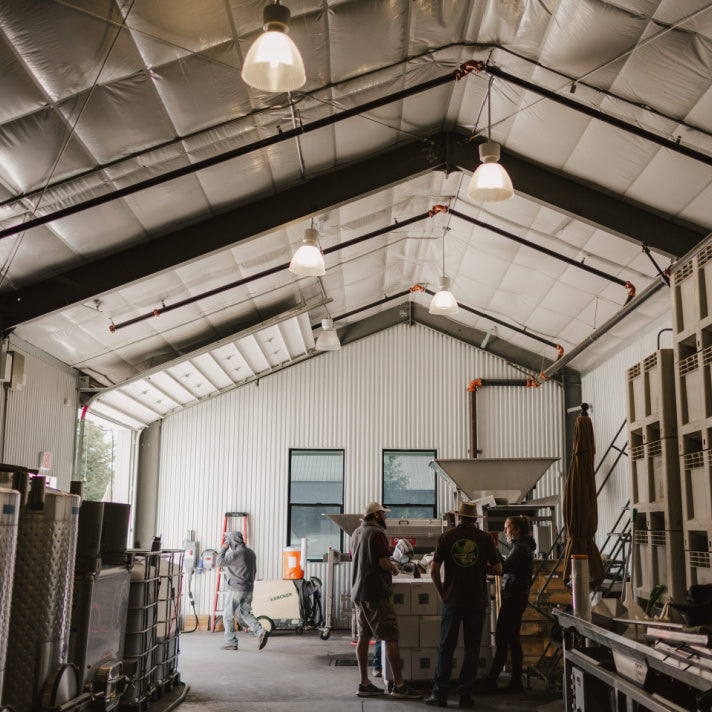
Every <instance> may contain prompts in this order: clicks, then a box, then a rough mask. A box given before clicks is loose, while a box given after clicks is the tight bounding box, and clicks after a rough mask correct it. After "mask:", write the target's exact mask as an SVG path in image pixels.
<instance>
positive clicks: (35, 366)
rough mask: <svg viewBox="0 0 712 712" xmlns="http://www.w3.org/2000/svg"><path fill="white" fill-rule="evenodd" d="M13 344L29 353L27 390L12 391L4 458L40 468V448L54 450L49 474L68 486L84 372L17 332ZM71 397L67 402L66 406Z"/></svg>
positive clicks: (61, 485)
mask: <svg viewBox="0 0 712 712" xmlns="http://www.w3.org/2000/svg"><path fill="white" fill-rule="evenodd" d="M10 349H11V350H13V351H16V352H18V353H21V354H22V355H23V356H24V357H25V381H26V385H25V387H24V388H23V389H22V390H8V391H7V418H6V421H5V445H4V453H3V462H5V463H8V464H11V465H20V466H22V467H38V466H39V456H40V453H41V452H51V453H52V468H51V470H49V471H48V472H46V474H48V475H51V476H53V477H56V478H57V486H58V487H59V489H61V490H64V491H68V490H69V483H70V482H71V479H72V466H73V459H74V431H75V424H76V417H77V408H78V405H79V402H78V391H77V383H78V377H79V374H78V372H77V371H75V370H74V369H71V368H69V367H68V366H65V365H64V364H61V363H60V362H59V361H57V360H55V359H53V358H52V357H51V356H48V355H47V354H44V353H43V352H41V351H39V350H38V349H35V348H34V347H32V346H30V345H29V344H27V343H25V342H24V341H22V340H20V339H17V338H16V337H14V336H11V337H10ZM65 399H67V402H68V405H65Z"/></svg>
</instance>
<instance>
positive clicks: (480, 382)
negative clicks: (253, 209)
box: [467, 378, 538, 459]
mask: <svg viewBox="0 0 712 712" xmlns="http://www.w3.org/2000/svg"><path fill="white" fill-rule="evenodd" d="M484 386H525V387H527V388H531V387H532V386H533V387H535V388H538V384H534V381H532V380H531V379H529V378H476V379H475V380H474V381H471V382H470V385H469V386H467V392H468V393H469V394H470V395H469V399H470V457H472V458H474V459H477V456H478V455H479V454H480V450H479V449H478V447H477V391H478V389H480V388H483V387H484Z"/></svg>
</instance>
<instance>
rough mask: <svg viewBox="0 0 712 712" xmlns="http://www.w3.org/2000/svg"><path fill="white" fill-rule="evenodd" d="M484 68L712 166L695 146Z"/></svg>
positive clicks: (492, 74)
mask: <svg viewBox="0 0 712 712" xmlns="http://www.w3.org/2000/svg"><path fill="white" fill-rule="evenodd" d="M483 68H484V71H485V72H487V73H488V74H490V75H491V76H493V77H498V78H499V79H503V80H504V81H506V82H509V83H510V84H514V85H515V86H518V87H521V88H522V89H526V90H527V91H531V92H533V93H534V94H539V96H543V97H545V98H546V99H550V100H551V101H555V102H556V103H557V104H561V105H563V106H566V107H568V108H569V109H574V110H575V111H579V112H581V113H582V114H586V115H587V116H590V117H592V118H594V119H598V120H599V121H603V122H604V123H607V124H610V125H611V126H615V127H616V128H619V129H622V130H623V131H627V132H628V133H632V134H634V135H635V136H639V137H640V138H644V139H646V140H648V141H651V142H652V143H656V144H657V145H658V146H663V147H664V148H667V149H670V150H671V151H675V153H681V154H682V155H683V156H687V157H688V158H693V159H694V160H696V161H699V162H700V163H704V164H706V165H708V166H712V156H709V155H707V154H705V153H702V152H701V151H697V150H695V149H694V148H690V147H689V146H685V145H683V144H681V143H678V142H677V141H673V140H671V139H669V138H665V137H664V136H660V135H658V134H655V133H653V132H652V131H647V130H646V129H643V128H641V127H640V126H636V125H635V124H632V123H630V122H628V121H623V119H619V118H617V117H615V116H611V115H610V114H605V113H603V112H602V111H601V110H600V109H594V108H593V107H591V106H586V105H585V104H582V103H581V102H579V101H574V100H573V99H569V98H568V97H565V96H562V95H561V94H557V93H556V92H553V91H551V90H549V89H544V88H543V87H540V86H538V85H537V84H534V83H533V82H529V81H527V80H526V79H521V78H520V77H517V76H515V75H514V74H509V73H508V72H505V71H503V70H501V69H499V68H498V67H495V66H494V65H491V64H485V65H484V67H483Z"/></svg>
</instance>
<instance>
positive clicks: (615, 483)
mask: <svg viewBox="0 0 712 712" xmlns="http://www.w3.org/2000/svg"><path fill="white" fill-rule="evenodd" d="M671 325H672V316H671V315H670V314H668V315H666V316H665V317H664V318H663V319H660V320H659V321H658V322H657V323H656V324H654V325H653V327H652V328H651V329H650V331H647V332H646V333H644V334H641V335H639V336H638V338H637V339H636V340H635V341H633V342H631V343H630V344H629V345H628V346H627V347H626V348H625V349H623V350H622V351H620V352H618V353H617V354H616V355H615V356H613V357H611V358H610V359H609V360H608V361H606V362H605V363H604V364H603V365H601V366H599V367H598V368H596V369H594V370H592V371H590V372H589V373H587V374H585V375H584V376H582V378H581V391H582V394H583V401H584V402H585V403H591V405H592V409H591V413H590V415H591V419H592V421H593V430H594V435H595V438H596V464H597V465H598V463H599V462H600V460H601V457H602V456H603V454H604V452H605V450H606V448H607V447H608V445H609V444H610V442H611V440H612V439H613V436H614V435H615V434H616V432H617V431H618V428H620V426H621V425H622V423H623V421H624V420H626V418H627V416H628V409H627V398H628V387H627V377H626V371H627V370H628V369H629V368H630V367H631V366H633V365H635V364H636V363H640V362H641V361H642V360H643V359H645V358H646V357H647V356H650V355H651V354H653V353H655V351H657V349H658V334H659V332H660V331H661V330H662V329H667V328H670V327H671ZM660 347H661V348H671V347H672V334H670V333H666V334H662V335H661V337H660ZM627 438H628V431H627V429H626V428H624V429H623V431H622V432H621V434H620V435H619V436H618V439H617V440H616V445H617V446H618V447H623V445H624V444H625V442H626V440H627ZM617 454H618V453H617V452H616V451H615V450H612V451H611V452H610V453H609V454H608V456H607V457H606V459H605V461H604V463H603V465H602V466H601V468H600V470H599V472H598V476H597V478H596V479H597V482H598V485H599V486H600V484H601V483H602V482H603V478H604V477H605V476H606V474H607V473H608V471H609V470H610V469H611V467H612V466H613V463H614V461H615V458H616V455H617ZM629 499H630V462H629V458H628V457H627V456H624V457H623V458H622V459H621V461H620V462H619V463H618V465H617V466H616V469H615V470H614V472H613V474H612V475H611V477H610V479H609V480H608V482H607V483H606V486H605V487H604V489H603V490H602V491H601V494H600V496H599V498H598V535H597V537H596V542H597V543H598V544H599V546H600V545H602V544H603V542H604V540H605V536H606V533H607V532H610V531H611V530H612V527H613V524H614V523H615V521H616V519H617V518H618V515H619V514H620V512H621V508H622V507H623V506H624V505H625V503H626V502H627V501H628V500H629Z"/></svg>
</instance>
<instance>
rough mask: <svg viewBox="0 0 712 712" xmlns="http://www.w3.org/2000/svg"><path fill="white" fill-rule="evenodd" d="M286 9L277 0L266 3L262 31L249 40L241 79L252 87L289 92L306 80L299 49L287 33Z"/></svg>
mask: <svg viewBox="0 0 712 712" xmlns="http://www.w3.org/2000/svg"><path fill="white" fill-rule="evenodd" d="M289 17H290V13H289V8H287V7H285V6H284V5H280V4H279V0H275V2H274V3H273V4H271V5H266V6H265V8H264V14H263V20H264V24H263V29H264V32H263V33H262V34H261V35H260V36H259V37H258V38H257V39H256V40H255V41H254V42H253V43H252V46H251V47H250V49H249V51H248V52H247V56H246V57H245V62H244V64H243V65H242V79H243V81H244V82H245V83H246V84H249V85H250V86H251V87H254V88H255V89H260V90H261V91H268V92H278V93H281V92H289V91H294V90H295V89H299V87H301V86H303V85H304V83H305V82H306V80H307V75H306V72H305V71H304V60H303V59H302V55H301V54H300V53H299V48H298V47H297V45H296V44H294V41H293V40H292V39H291V38H290V37H289V36H288V35H287V32H289Z"/></svg>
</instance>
